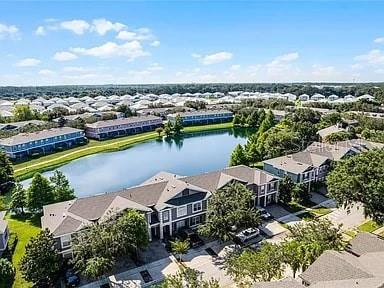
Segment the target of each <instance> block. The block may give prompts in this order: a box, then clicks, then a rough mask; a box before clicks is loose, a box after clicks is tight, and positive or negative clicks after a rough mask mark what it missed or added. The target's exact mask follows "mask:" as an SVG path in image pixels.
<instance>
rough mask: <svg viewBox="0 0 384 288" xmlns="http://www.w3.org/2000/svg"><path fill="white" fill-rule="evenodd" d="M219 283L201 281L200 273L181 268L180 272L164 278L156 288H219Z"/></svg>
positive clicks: (212, 280)
mask: <svg viewBox="0 0 384 288" xmlns="http://www.w3.org/2000/svg"><path fill="white" fill-rule="evenodd" d="M219 287H220V285H219V282H218V281H217V280H215V279H213V278H212V279H210V280H203V276H202V273H201V272H199V271H197V270H195V269H192V268H189V267H182V268H181V271H179V272H178V273H176V274H174V275H170V276H166V277H165V279H164V281H163V282H162V283H161V284H160V285H158V286H156V288H219Z"/></svg>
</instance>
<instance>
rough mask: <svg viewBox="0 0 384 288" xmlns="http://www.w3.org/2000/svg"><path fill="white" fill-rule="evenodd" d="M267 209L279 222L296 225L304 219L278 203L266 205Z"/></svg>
mask: <svg viewBox="0 0 384 288" xmlns="http://www.w3.org/2000/svg"><path fill="white" fill-rule="evenodd" d="M265 210H267V211H268V212H269V213H270V214H271V215H272V216H273V217H274V218H275V219H276V220H277V221H278V222H282V223H284V224H288V225H294V224H297V223H299V222H300V221H301V220H302V219H300V218H299V217H297V216H296V215H294V214H292V213H291V212H289V211H287V210H285V209H284V208H283V207H281V206H280V205H278V204H273V205H270V206H267V207H265Z"/></svg>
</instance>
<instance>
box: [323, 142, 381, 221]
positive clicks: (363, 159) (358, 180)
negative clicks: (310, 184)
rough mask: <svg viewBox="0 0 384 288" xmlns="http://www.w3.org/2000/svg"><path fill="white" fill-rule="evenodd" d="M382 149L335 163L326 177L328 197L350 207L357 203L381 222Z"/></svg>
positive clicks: (368, 214) (367, 214)
mask: <svg viewBox="0 0 384 288" xmlns="http://www.w3.org/2000/svg"><path fill="white" fill-rule="evenodd" d="M383 175H384V149H377V150H370V151H367V152H364V153H361V154H359V155H357V156H353V157H349V158H347V159H345V160H341V161H339V162H337V163H336V166H335V168H334V169H333V170H332V171H331V172H330V173H329V175H328V177H327V187H328V193H329V195H330V197H332V198H334V199H335V200H336V201H337V203H338V204H339V205H343V206H344V207H347V208H348V207H351V206H353V205H354V204H355V203H357V202H360V203H362V204H363V206H364V212H365V214H366V216H370V217H372V218H373V219H374V220H375V221H377V222H379V223H384V177H383Z"/></svg>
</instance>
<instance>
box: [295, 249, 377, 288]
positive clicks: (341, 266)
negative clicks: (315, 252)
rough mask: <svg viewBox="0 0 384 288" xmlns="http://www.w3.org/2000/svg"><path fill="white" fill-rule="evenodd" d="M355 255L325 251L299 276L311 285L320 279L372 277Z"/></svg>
mask: <svg viewBox="0 0 384 288" xmlns="http://www.w3.org/2000/svg"><path fill="white" fill-rule="evenodd" d="M372 277H374V276H373V275H372V274H371V273H368V272H367V271H365V270H364V266H363V265H362V264H361V263H360V262H359V261H358V259H357V257H355V256H353V255H352V254H350V253H348V252H337V251H325V252H324V253H323V254H321V256H320V257H319V258H317V260H316V261H315V262H314V263H313V264H312V265H311V266H309V267H308V269H307V270H305V271H304V272H303V273H302V274H301V275H300V278H302V279H303V280H305V282H307V283H308V284H310V285H312V284H314V283H317V282H320V281H330V280H345V279H357V278H372Z"/></svg>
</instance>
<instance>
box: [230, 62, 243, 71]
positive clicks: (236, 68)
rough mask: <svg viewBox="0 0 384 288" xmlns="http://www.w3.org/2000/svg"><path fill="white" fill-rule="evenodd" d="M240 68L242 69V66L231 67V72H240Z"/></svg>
mask: <svg viewBox="0 0 384 288" xmlns="http://www.w3.org/2000/svg"><path fill="white" fill-rule="evenodd" d="M240 68H241V66H240V65H239V64H236V65H232V66H231V70H233V71H236V70H239V69H240Z"/></svg>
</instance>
